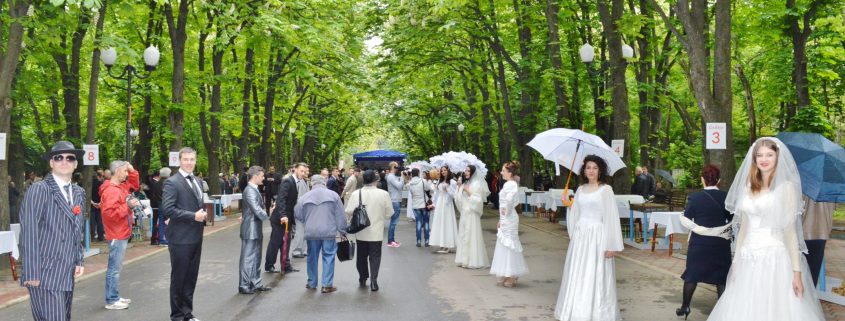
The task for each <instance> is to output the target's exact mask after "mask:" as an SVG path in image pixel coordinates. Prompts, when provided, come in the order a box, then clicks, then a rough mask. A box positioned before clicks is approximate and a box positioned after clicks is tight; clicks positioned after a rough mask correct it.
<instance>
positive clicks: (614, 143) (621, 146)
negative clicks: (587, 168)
mask: <svg viewBox="0 0 845 321" xmlns="http://www.w3.org/2000/svg"><path fill="white" fill-rule="evenodd" d="M610 148H611V149H613V152H614V153H616V155H618V156H619V157H622V155H623V154H625V140H624V139H614V140H611V141H610Z"/></svg>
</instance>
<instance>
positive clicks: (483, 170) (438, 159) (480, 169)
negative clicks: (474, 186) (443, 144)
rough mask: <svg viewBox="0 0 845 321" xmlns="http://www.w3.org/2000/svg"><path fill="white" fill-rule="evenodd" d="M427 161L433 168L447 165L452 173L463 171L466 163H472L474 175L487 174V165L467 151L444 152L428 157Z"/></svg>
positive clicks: (482, 175)
mask: <svg viewBox="0 0 845 321" xmlns="http://www.w3.org/2000/svg"><path fill="white" fill-rule="evenodd" d="M429 161H430V162H431V165H432V166H434V167H435V168H440V167H443V166H446V167H449V171H451V172H452V173H460V172H463V171H464V170H466V169H467V165H474V166H475V173H476V175H481V177H484V176H485V175H487V165H485V164H484V162H482V161H481V160H479V159H478V157H475V155H473V154H470V153H467V152H446V153H443V154H441V155H438V156H434V157H431V158H429Z"/></svg>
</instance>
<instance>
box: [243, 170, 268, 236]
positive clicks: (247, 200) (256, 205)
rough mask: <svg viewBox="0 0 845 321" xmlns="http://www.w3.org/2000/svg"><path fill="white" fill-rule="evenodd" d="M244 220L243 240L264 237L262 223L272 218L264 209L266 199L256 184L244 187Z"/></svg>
mask: <svg viewBox="0 0 845 321" xmlns="http://www.w3.org/2000/svg"><path fill="white" fill-rule="evenodd" d="M243 203H244V209H243V214H242V217H243V222H242V223H241V239H242V240H260V239H262V236H263V234H264V233H263V232H262V230H261V229H262V225H263V224H262V223H261V221H266V220H267V219H268V218H270V216H269V215H267V211H265V210H264V200H263V199H262V198H261V192H260V191H258V189H257V188H255V187H254V186H252V185H250V184H247V185H246V187H244V194H243Z"/></svg>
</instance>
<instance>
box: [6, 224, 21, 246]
mask: <svg viewBox="0 0 845 321" xmlns="http://www.w3.org/2000/svg"><path fill="white" fill-rule="evenodd" d="M9 226H11V227H12V228H11V230H12V232H15V240H17V241H18V244H20V243H21V225H20V224H10V225H9Z"/></svg>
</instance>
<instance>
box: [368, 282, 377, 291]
mask: <svg viewBox="0 0 845 321" xmlns="http://www.w3.org/2000/svg"><path fill="white" fill-rule="evenodd" d="M370 291H373V292H376V291H378V282H376V279H372V280H370Z"/></svg>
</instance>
